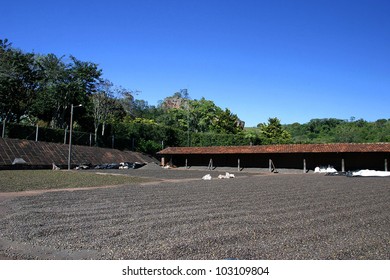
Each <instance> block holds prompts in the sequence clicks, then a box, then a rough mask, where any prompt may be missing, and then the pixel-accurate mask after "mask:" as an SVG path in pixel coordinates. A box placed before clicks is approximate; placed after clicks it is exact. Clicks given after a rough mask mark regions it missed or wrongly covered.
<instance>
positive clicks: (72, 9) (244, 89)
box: [0, 0, 390, 126]
mask: <svg viewBox="0 0 390 280" xmlns="http://www.w3.org/2000/svg"><path fill="white" fill-rule="evenodd" d="M1 10H2V15H1V17H0V26H1V28H0V38H2V39H4V38H8V39H9V41H10V42H12V43H13V46H14V47H17V48H20V49H22V50H23V51H26V52H32V51H33V52H36V53H41V54H48V53H54V54H56V55H58V56H61V55H74V56H75V57H76V58H78V59H80V60H84V61H91V62H94V63H97V64H99V66H100V68H101V69H103V73H104V77H105V78H107V79H109V80H111V81H112V82H113V83H115V84H116V85H118V86H122V87H124V88H127V89H130V90H139V91H141V93H140V94H139V95H138V96H137V98H138V99H144V100H146V101H148V102H149V104H151V105H156V104H157V102H158V101H159V100H162V99H164V98H165V97H167V96H170V95H172V94H173V93H174V92H176V91H179V90H180V89H184V88H186V89H188V92H189V94H190V97H191V98H193V99H200V98H201V97H205V98H206V99H209V100H213V101H214V102H215V104H216V105H217V106H220V107H222V108H223V109H224V108H229V109H230V110H231V111H232V112H233V113H235V114H237V115H238V117H239V118H241V119H242V120H243V121H245V122H246V126H256V125H257V124H258V123H262V122H267V120H268V118H269V117H278V118H279V119H281V122H282V123H293V122H299V123H305V122H308V121H309V120H310V119H313V118H331V117H333V118H340V119H349V118H350V117H355V118H357V119H359V118H363V119H365V120H368V121H375V120H377V119H380V118H386V119H388V118H390V109H389V108H390V106H389V105H390V16H389V15H390V1H387V0H351V1H346V0H313V1H309V0H290V1H288V0H273V1H271V0H267V1H265V0H257V1H256V0H235V1H232V0H225V1H222V0H220V1H216V0H196V1H195V0H191V1H190V0H187V1H185V0H181V1H179V0H165V1H164V0H160V1H159V0H137V1H133V0H129V1H118V0H111V1H99V0H96V1H84V0H78V1H73V0H70V1H69V0H67V1H62V0H59V1H41V0H35V1H3V3H2V5H1Z"/></svg>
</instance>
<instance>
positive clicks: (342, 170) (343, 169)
mask: <svg viewBox="0 0 390 280" xmlns="http://www.w3.org/2000/svg"><path fill="white" fill-rule="evenodd" d="M341 172H345V161H344V159H343V158H342V159H341Z"/></svg>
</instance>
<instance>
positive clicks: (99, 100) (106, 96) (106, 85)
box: [90, 80, 115, 143]
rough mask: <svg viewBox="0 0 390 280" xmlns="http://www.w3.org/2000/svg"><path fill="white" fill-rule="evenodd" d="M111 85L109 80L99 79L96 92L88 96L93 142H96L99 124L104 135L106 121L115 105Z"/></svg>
mask: <svg viewBox="0 0 390 280" xmlns="http://www.w3.org/2000/svg"><path fill="white" fill-rule="evenodd" d="M112 87H113V83H111V82H110V81H109V80H104V81H101V82H100V83H99V84H98V87H97V92H96V93H94V94H93V95H91V96H90V99H91V101H92V112H93V120H94V122H93V123H94V129H95V143H97V135H98V129H99V126H100V125H101V126H102V136H104V132H105V127H106V122H107V121H108V119H109V116H110V114H111V113H112V111H113V109H114V106H115V100H114V96H113V92H112Z"/></svg>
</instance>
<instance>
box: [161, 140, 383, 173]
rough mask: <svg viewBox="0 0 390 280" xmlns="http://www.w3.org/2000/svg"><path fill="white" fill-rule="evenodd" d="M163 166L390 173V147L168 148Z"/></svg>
mask: <svg viewBox="0 0 390 280" xmlns="http://www.w3.org/2000/svg"><path fill="white" fill-rule="evenodd" d="M158 154H159V155H160V156H161V163H162V164H163V165H165V164H167V163H171V164H173V165H176V166H209V165H210V164H212V165H213V166H230V167H238V168H249V167H258V168H269V170H270V171H272V169H273V168H274V167H276V168H293V169H302V170H303V172H306V171H307V170H313V169H314V168H315V167H317V166H333V167H334V168H336V169H337V170H339V171H349V170H351V171H352V170H358V169H375V170H385V171H387V170H388V161H389V158H390V143H332V144H288V145H261V146H227V147H225V146H217V147H168V148H166V149H163V150H162V151H160V152H159V153H158Z"/></svg>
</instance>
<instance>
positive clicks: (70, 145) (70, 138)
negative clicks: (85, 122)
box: [68, 104, 83, 170]
mask: <svg viewBox="0 0 390 280" xmlns="http://www.w3.org/2000/svg"><path fill="white" fill-rule="evenodd" d="M82 106H83V105H81V104H80V105H77V106H73V104H72V105H71V106H70V124H69V126H70V129H69V153H68V170H70V164H71V157H72V128H73V108H78V107H82Z"/></svg>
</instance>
